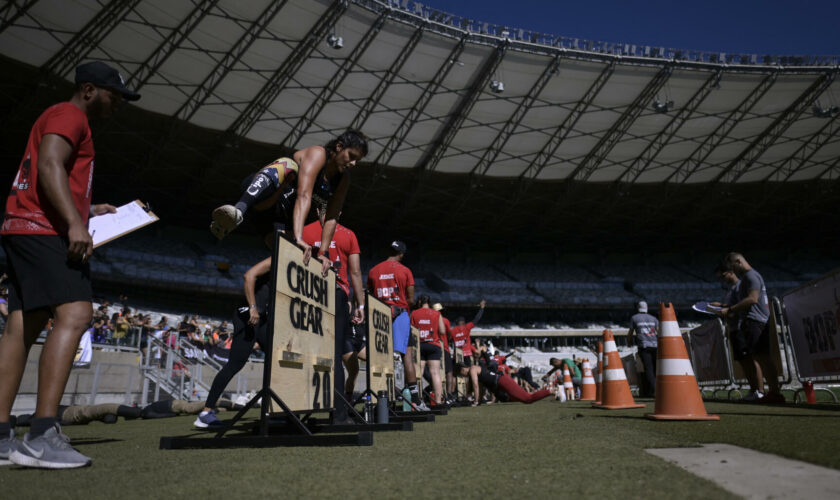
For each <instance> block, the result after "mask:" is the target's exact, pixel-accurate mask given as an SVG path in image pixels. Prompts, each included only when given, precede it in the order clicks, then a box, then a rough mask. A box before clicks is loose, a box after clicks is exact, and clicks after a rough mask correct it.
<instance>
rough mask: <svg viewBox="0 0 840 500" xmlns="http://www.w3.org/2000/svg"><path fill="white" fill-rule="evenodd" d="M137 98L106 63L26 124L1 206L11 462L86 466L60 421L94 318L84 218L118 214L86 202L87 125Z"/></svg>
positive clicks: (87, 71) (3, 366) (1, 437)
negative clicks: (22, 397) (38, 347)
mask: <svg viewBox="0 0 840 500" xmlns="http://www.w3.org/2000/svg"><path fill="white" fill-rule="evenodd" d="M139 98H140V94H137V93H136V92H132V91H130V90H128V89H127V88H126V87H125V83H124V81H123V79H122V76H120V74H119V72H117V70H116V69H114V68H112V67H110V66H108V65H107V64H105V63H103V62H99V61H97V62H89V63H85V64H82V65H81V66H79V67H78V68H76V90H75V92H74V94H73V97H71V98H70V100H69V101H67V102H62V103H60V104H56V105H54V106H51V107H50V108H48V109H47V110H46V111H44V112H43V113H42V114H41V116H40V117H39V118H38V120H37V121H36V122H35V125H33V127H32V131H31V132H30V133H29V140H28V142H27V144H26V150H25V151H24V154H23V158H22V160H21V162H20V166H19V168H18V172H17V175H16V176H15V180H14V183H13V184H12V189H11V193H10V194H9V197H8V199H7V200H6V215H5V218H4V220H3V226H2V229H1V230H0V234H2V236H3V248H4V250H5V252H6V256H7V262H8V266H9V269H8V274H9V280H10V286H9V311H10V313H9V319H8V323H7V324H6V330H5V332H4V334H3V336H2V337H0V450H5V452H6V453H9V450H12V449H15V448H16V450H15V451H12V452H10V453H9V454H8V459H9V460H10V461H12V462H14V463H16V464H18V465H23V466H29V467H41V468H73V467H83V466H86V465H90V463H91V460H90V458H88V457H86V456H84V455H82V454H81V453H79V452H78V451H76V450H74V449H73V448H71V447H70V445H69V444H67V442H69V439H67V440H64V439H63V438H64V437H65V436H64V435H63V434H61V429H60V427H59V426H58V418H57V416H58V404H59V402H60V401H61V396H62V394H63V393H64V388H65V386H66V384H67V378H68V377H69V375H70V368H71V366H72V364H73V359H74V357H75V355H76V346H78V345H79V339H80V338H81V336H82V333H84V331H85V330H86V329H87V327H88V324H89V323H90V320H91V317H92V315H93V308H92V306H91V301H92V296H93V290H92V288H91V283H90V264H89V262H88V259H89V258H90V256H91V254H92V253H93V238H92V237H91V235H90V234H89V233H88V228H87V223H88V218H89V217H92V216H97V215H101V214H104V213H109V212H115V211H116V209H115V208H114V207H113V206H112V205H108V204H102V205H91V186H92V184H93V164H94V149H93V139H92V137H91V131H90V126H89V125H88V120H90V119H97V118H108V117H110V116H111V115H112V114H113V112H114V111H115V110H116V108H117V107H118V106H119V105H120V103H121V102H122V101H123V100H124V99H125V100H137V99H139ZM50 316H52V317H53V318H54V321H55V323H54V327H53V329H52V331H51V332H50V334H49V335H48V336H47V340H46V342H44V348H43V350H42V351H41V360H40V366H39V368H38V369H39V374H38V400H37V403H36V406H35V415H34V418H33V420H32V425H31V427H30V430H29V433H28V434H27V435H26V438H25V439H24V443H23V444H21V445H20V446H17V445H16V444H17V441H16V440H15V438H14V433H13V432H12V431H11V428H10V425H9V418H10V412H11V409H12V403H13V402H14V400H15V396H16V394H17V391H18V387H19V386H20V381H21V378H22V376H23V370H24V366H25V365H26V358H27V356H28V354H29V348H30V347H31V346H32V344H33V343H34V342H35V339H37V338H38V334H39V333H40V332H41V330H43V328H44V326H45V325H46V324H47V320H48V319H49V318H50Z"/></svg>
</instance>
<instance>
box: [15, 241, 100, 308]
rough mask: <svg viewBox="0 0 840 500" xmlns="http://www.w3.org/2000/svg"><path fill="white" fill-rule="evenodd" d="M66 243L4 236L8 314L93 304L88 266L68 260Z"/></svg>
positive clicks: (87, 264)
mask: <svg viewBox="0 0 840 500" xmlns="http://www.w3.org/2000/svg"><path fill="white" fill-rule="evenodd" d="M67 246H68V245H67V239H66V238H65V237H63V236H55V235H46V234H9V235H5V236H3V249H4V250H5V251H6V261H7V263H8V269H7V273H8V275H9V311H18V310H22V311H24V312H28V311H34V310H36V309H44V308H47V307H51V306H57V305H60V304H67V303H70V302H79V301H84V302H92V301H93V288H92V287H91V284H90V264H89V263H88V262H70V261H68V260H67Z"/></svg>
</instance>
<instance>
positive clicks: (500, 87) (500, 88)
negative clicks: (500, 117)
mask: <svg viewBox="0 0 840 500" xmlns="http://www.w3.org/2000/svg"><path fill="white" fill-rule="evenodd" d="M490 90H492V91H493V92H495V93H497V94H501V93H502V92H504V91H505V84H504V83H503V82H501V81H500V80H493V81H491V82H490Z"/></svg>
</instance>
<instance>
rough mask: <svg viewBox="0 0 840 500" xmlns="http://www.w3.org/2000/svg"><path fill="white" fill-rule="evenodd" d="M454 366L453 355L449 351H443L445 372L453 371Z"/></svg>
mask: <svg viewBox="0 0 840 500" xmlns="http://www.w3.org/2000/svg"><path fill="white" fill-rule="evenodd" d="M454 368H455V367H454V366H453V364H452V355H451V354H449V351H443V372H444V373H452V370H453V369H454Z"/></svg>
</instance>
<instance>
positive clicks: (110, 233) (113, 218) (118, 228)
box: [88, 200, 159, 248]
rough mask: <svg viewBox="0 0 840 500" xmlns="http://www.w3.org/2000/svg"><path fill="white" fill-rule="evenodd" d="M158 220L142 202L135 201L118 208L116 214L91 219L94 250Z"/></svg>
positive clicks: (89, 222) (90, 226)
mask: <svg viewBox="0 0 840 500" xmlns="http://www.w3.org/2000/svg"><path fill="white" fill-rule="evenodd" d="M158 220H159V219H158V216H157V215H155V213H154V212H152V211H151V210H150V209H149V207H147V206H146V205H145V204H144V203H143V202H142V201H140V200H134V201H132V202H131V203H127V204H125V205H123V206H121V207H117V213H115V214H104V215H98V216H96V217H91V218H90V219H89V220H88V231H89V232H90V235H91V237H92V238H93V248H98V247H100V246H102V245H104V244H105V243H108V242H110V241H112V240H115V239H117V238H119V237H120V236H124V235H126V234H128V233H131V232H134V231H137V230H138V229H140V228H141V227H145V226H148V225H149V224H151V223H153V222H157V221H158Z"/></svg>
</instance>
